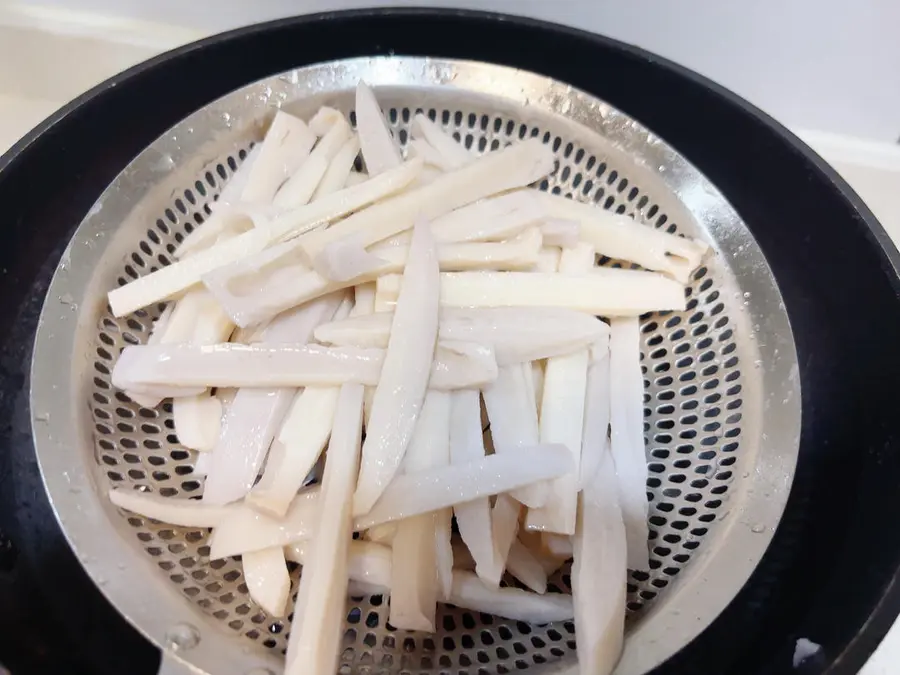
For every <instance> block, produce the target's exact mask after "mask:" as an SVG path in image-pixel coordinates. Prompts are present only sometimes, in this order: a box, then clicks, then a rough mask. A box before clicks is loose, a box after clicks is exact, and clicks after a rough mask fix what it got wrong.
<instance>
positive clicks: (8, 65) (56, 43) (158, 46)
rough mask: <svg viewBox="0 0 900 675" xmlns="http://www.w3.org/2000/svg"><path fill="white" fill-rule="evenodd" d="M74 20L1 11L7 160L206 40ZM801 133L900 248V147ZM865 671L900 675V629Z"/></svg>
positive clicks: (1, 135) (0, 85)
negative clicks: (58, 122)
mask: <svg viewBox="0 0 900 675" xmlns="http://www.w3.org/2000/svg"><path fill="white" fill-rule="evenodd" d="M69 18H70V17H67V16H66V14H65V13H64V12H53V13H51V14H37V15H33V16H30V17H29V16H26V17H25V18H24V19H23V16H22V15H21V14H15V13H10V12H8V11H7V10H6V9H5V8H4V7H3V6H2V5H0V153H2V152H4V151H6V149H8V148H9V147H10V146H11V145H12V144H13V143H14V142H15V141H16V140H18V139H19V138H20V137H21V136H22V135H24V134H25V133H27V132H28V130H29V129H31V128H32V127H33V126H35V125H36V124H38V123H39V122H40V121H41V120H43V119H44V118H45V117H47V116H48V115H49V114H51V113H52V112H53V111H54V110H56V109H57V108H59V107H60V106H61V105H63V104H65V103H66V102H67V101H69V100H71V99H72V98H74V97H75V96H77V95H78V94H79V93H81V92H83V91H85V90H87V89H88V88H90V87H91V86H93V85H94V84H97V83H99V82H101V81H102V80H104V79H106V78H107V77H109V76H111V75H113V74H115V73H116V72H118V71H121V70H123V69H125V68H127V67H129V66H131V65H133V64H135V63H138V62H140V61H142V60H144V59H147V58H149V57H151V56H153V55H155V54H157V53H159V52H161V51H164V50H165V49H168V48H171V47H174V46H176V45H177V44H181V43H184V42H187V41H190V40H193V39H196V38H199V37H202V34H200V33H198V32H195V31H190V30H181V29H175V30H173V29H172V28H171V27H161V26H158V25H151V24H146V23H136V22H133V21H122V20H113V19H108V20H107V19H105V18H97V19H96V20H95V21H92V22H89V23H88V24H85V23H84V22H81V23H78V22H72V21H69ZM95 18H96V17H95ZM35 26H40V28H36V27H35ZM798 133H799V134H800V136H801V137H802V138H803V139H804V140H806V141H807V142H808V143H809V144H810V145H811V146H812V147H813V148H814V149H816V151H817V152H819V153H820V154H821V155H822V156H823V157H825V158H826V159H827V160H828V161H829V162H830V163H831V164H832V165H833V166H834V167H835V168H836V169H837V170H838V171H839V172H840V173H841V174H842V175H843V176H844V178H845V179H846V180H847V181H848V182H849V183H850V184H851V186H852V187H853V188H854V189H855V190H856V191H857V192H858V193H859V194H860V196H861V197H862V198H863V199H865V200H866V202H867V203H868V204H869V206H870V208H871V209H872V210H873V212H874V213H875V215H876V216H877V217H878V218H879V219H880V220H881V222H882V224H883V225H884V227H885V229H886V230H887V231H888V233H889V234H890V235H891V237H892V238H893V239H894V241H895V243H898V245H900V147H898V146H894V145H888V144H884V143H876V142H870V141H863V140H859V139H855V138H849V137H844V136H834V135H830V134H824V133H817V132H804V131H800V132H798ZM861 672H862V674H863V675H894V674H895V673H900V622H898V625H895V626H894V629H893V630H892V631H891V633H890V634H889V635H888V637H887V638H886V639H885V640H884V642H883V643H882V645H881V646H880V647H879V648H878V650H877V651H876V653H875V654H874V656H873V657H872V659H871V660H870V661H869V663H868V664H867V665H866V666H865V668H864V669H863V670H862V671H861Z"/></svg>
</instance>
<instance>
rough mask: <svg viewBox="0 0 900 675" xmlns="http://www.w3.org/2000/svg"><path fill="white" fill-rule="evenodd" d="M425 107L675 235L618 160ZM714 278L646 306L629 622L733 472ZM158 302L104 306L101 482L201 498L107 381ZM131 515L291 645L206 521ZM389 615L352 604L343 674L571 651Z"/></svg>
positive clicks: (169, 432) (697, 531)
mask: <svg viewBox="0 0 900 675" xmlns="http://www.w3.org/2000/svg"><path fill="white" fill-rule="evenodd" d="M346 112H348V113H349V112H351V111H349V110H347V111H346ZM424 112H425V113H426V114H428V115H429V116H430V117H432V119H435V120H437V121H438V122H440V123H441V124H442V125H443V126H444V128H445V129H446V130H448V131H450V132H451V133H453V135H454V136H455V137H456V138H457V139H458V140H460V141H461V142H462V143H464V144H465V145H466V147H468V148H473V149H475V150H477V151H479V152H483V151H488V150H492V149H496V148H497V147H500V146H502V145H505V144H506V143H509V142H516V141H517V140H520V139H524V138H528V137H539V138H541V139H542V140H543V141H544V142H545V143H547V144H550V145H551V147H552V148H553V150H554V152H555V153H556V155H557V157H558V159H559V165H558V168H557V170H556V172H555V173H554V175H553V176H552V177H550V178H549V179H548V180H547V181H544V182H543V184H542V185H541V186H540V188H541V189H545V190H551V191H553V192H557V193H562V194H569V195H573V196H574V197H575V198H577V199H579V200H582V201H587V202H594V203H596V204H598V206H600V207H602V208H606V209H610V210H613V211H615V212H617V213H627V214H634V216H635V217H636V218H638V219H639V220H641V221H642V222H645V223H647V224H649V225H652V226H654V227H658V228H662V229H665V230H666V231H668V232H678V231H679V228H678V223H676V222H674V221H673V220H671V219H670V217H669V215H668V214H666V213H664V212H663V211H662V210H661V209H660V207H659V206H658V205H657V203H656V202H655V201H654V196H653V194H652V193H650V192H648V191H646V190H645V189H643V188H642V187H641V186H640V185H637V184H636V183H635V182H634V181H632V180H630V179H629V176H628V167H625V166H616V165H615V164H614V162H613V160H612V159H611V158H609V157H606V156H604V155H602V154H601V153H600V152H598V150H597V149H596V148H591V149H588V148H584V147H580V146H579V145H578V144H577V143H576V142H574V141H570V140H569V139H566V138H562V137H560V136H556V135H553V134H552V133H550V132H549V131H545V130H543V129H541V128H540V127H538V126H533V125H530V124H528V123H525V122H523V121H520V120H518V119H513V118H511V117H509V116H505V115H488V114H484V113H480V112H472V111H467V110H435V109H426V110H424ZM387 113H388V118H389V121H390V124H391V126H392V127H393V128H394V130H395V134H396V135H397V137H398V138H399V139H400V141H401V143H403V144H404V145H405V143H406V141H407V140H408V129H409V124H410V120H411V117H412V116H413V115H414V114H415V113H416V110H411V109H410V108H391V109H390V110H389V111H387ZM351 120H352V115H351ZM248 149H249V147H244V148H237V149H235V150H234V151H233V152H232V153H231V154H230V155H228V156H226V157H222V158H221V159H220V161H219V162H217V163H214V164H213V165H211V166H208V167H207V168H206V169H204V170H203V171H201V172H200V174H199V175H197V176H196V178H195V180H194V181H193V182H192V183H190V184H188V185H186V186H185V187H184V188H183V189H179V192H178V193H177V194H176V195H174V196H173V199H172V202H171V204H169V205H168V207H167V208H165V209H164V210H163V211H162V212H161V213H159V214H158V217H157V219H156V220H155V222H151V223H150V224H149V227H148V229H147V231H146V234H145V236H144V237H143V238H142V239H141V241H140V242H139V243H138V244H137V246H136V248H135V249H134V250H133V251H132V252H131V253H130V255H129V257H128V258H127V259H126V260H125V261H124V264H123V265H122V266H121V269H120V270H119V273H118V274H119V278H118V281H119V283H120V284H124V283H126V282H127V281H130V280H131V279H134V278H137V277H138V276H141V275H144V274H147V273H148V272H150V271H152V270H154V269H156V268H158V267H160V266H161V265H165V264H168V263H169V262H170V260H171V257H172V253H173V252H174V251H175V248H176V247H177V245H178V243H179V242H180V241H182V240H183V238H184V236H185V234H186V233H189V232H190V231H192V230H193V229H194V228H195V227H197V226H198V225H199V224H200V223H202V222H203V220H204V219H205V218H206V217H207V216H208V215H209V213H210V208H209V205H210V204H211V203H212V202H213V201H214V199H215V198H216V195H217V194H218V192H219V191H220V190H221V188H222V185H223V184H224V182H225V181H227V179H228V178H229V177H230V176H231V174H232V173H233V172H234V170H235V169H236V168H237V166H238V165H239V163H240V162H241V161H243V159H244V157H245V156H246V152H247V150H248ZM603 262H604V264H608V265H618V264H619V263H618V262H616V261H610V260H604V261H603ZM717 281H718V280H717V277H716V272H715V264H714V263H713V264H710V266H709V268H707V267H701V268H700V269H699V270H697V272H696V273H695V274H694V277H693V280H692V282H691V284H690V285H689V288H688V290H687V293H688V305H687V310H686V311H684V312H663V313H656V314H650V315H647V316H644V317H642V356H643V366H642V369H643V371H644V378H645V397H644V401H645V410H644V415H645V424H644V431H645V439H646V447H647V458H648V464H649V470H650V478H649V480H648V484H647V495H648V499H649V500H650V524H651V532H650V537H651V542H650V545H651V563H650V565H651V569H650V571H649V572H632V573H631V575H630V578H629V584H628V609H629V613H630V616H631V618H632V620H635V619H639V617H640V616H641V614H642V613H643V612H644V611H645V610H646V609H647V608H648V607H649V606H650V605H652V603H653V601H654V599H655V598H656V597H657V595H658V594H659V593H661V592H664V589H665V588H666V587H667V586H668V585H669V584H670V582H671V581H672V580H673V579H674V577H676V576H677V575H678V574H679V573H680V572H681V571H682V569H683V568H684V567H685V566H686V565H687V564H688V563H689V561H690V560H691V557H692V556H693V555H695V552H696V551H697V549H698V547H700V546H701V545H702V541H703V538H704V536H705V535H706V534H707V532H708V529H709V524H710V523H711V522H713V521H715V520H716V518H717V517H718V515H719V514H720V511H721V510H722V509H723V508H724V507H723V504H725V502H726V500H727V498H728V495H727V493H728V491H729V486H730V485H731V483H732V480H733V479H734V476H733V475H732V471H733V469H732V467H733V465H734V464H735V463H736V461H737V458H738V453H740V449H741V446H740V440H741V439H740V436H741V418H742V411H741V408H742V398H741V395H742V386H743V385H742V380H743V376H742V373H741V365H742V364H741V363H740V362H739V360H738V357H737V355H736V352H737V345H736V342H735V334H734V326H733V322H732V321H731V320H730V318H729V313H730V312H733V311H734V309H735V306H739V304H740V303H739V302H738V301H737V300H735V299H731V302H729V298H727V297H725V296H724V295H723V292H722V289H721V288H720V284H719V283H717ZM160 309H161V308H160V307H153V308H148V309H147V310H146V311H140V312H136V313H135V314H133V315H131V316H129V317H125V318H122V319H116V318H114V317H113V316H112V315H111V314H110V313H109V312H108V311H107V312H105V313H104V314H103V315H102V317H101V319H100V322H99V325H98V332H97V334H96V338H97V340H96V345H95V356H94V372H93V373H92V378H93V387H92V393H91V395H92V406H91V409H92V414H93V423H94V431H95V434H94V437H95V449H96V457H97V461H98V462H99V463H100V465H101V466H102V469H103V472H104V473H105V475H106V477H107V478H108V480H109V483H110V484H111V485H116V486H125V487H131V486H146V487H147V488H150V489H152V490H153V491H156V492H158V493H159V494H161V495H164V496H172V497H189V496H196V495H199V494H202V491H203V478H202V477H201V476H194V475H193V473H192V471H193V464H194V461H195V453H194V452H192V451H189V450H187V449H185V448H183V447H182V446H180V445H179V444H178V439H177V438H176V436H175V435H174V425H173V422H172V414H171V406H170V405H169V404H168V403H167V404H164V405H163V406H161V407H160V408H159V409H158V410H152V409H146V408H141V407H140V406H138V405H136V404H134V403H133V402H131V401H130V400H129V399H128V398H127V397H126V396H125V395H124V394H122V393H121V392H119V391H116V390H115V389H113V387H112V385H111V384H110V372H111V370H112V367H113V364H114V361H115V358H116V357H117V356H118V354H119V352H120V350H121V349H122V347H123V346H124V345H126V344H136V343H140V342H145V341H146V338H147V335H148V333H149V328H150V326H151V324H152V321H153V319H154V318H155V317H156V316H157V315H158V314H159V311H160ZM125 517H127V519H128V523H129V524H130V525H131V526H132V527H133V529H134V536H135V537H136V538H137V539H138V541H139V542H140V544H141V546H142V547H143V548H144V550H145V551H146V553H147V554H148V555H149V556H151V557H152V558H153V560H154V561H155V562H156V564H157V565H158V567H159V570H160V574H164V575H166V576H168V578H169V579H170V580H171V582H172V583H174V584H177V585H178V586H179V587H180V588H181V590H182V592H183V593H184V595H185V597H186V598H188V599H189V600H190V601H192V602H194V603H196V604H197V605H198V606H199V607H201V608H202V609H203V610H204V611H205V612H207V613H208V614H209V615H211V616H212V617H214V618H215V619H217V620H218V621H220V622H222V623H223V624H225V625H227V626H228V628H229V629H230V630H232V631H234V632H235V634H239V635H242V636H245V638H247V639H249V640H252V641H255V642H257V643H258V644H261V645H263V646H264V647H266V648H269V649H272V650H278V651H283V650H284V649H285V647H286V639H287V636H288V633H289V629H290V621H289V619H290V617H287V618H281V617H271V616H268V615H267V614H266V613H265V612H264V611H263V610H262V609H261V608H259V607H258V606H256V605H255V604H254V603H253V601H252V600H251V599H250V598H249V595H248V593H247V587H246V585H245V584H244V583H243V580H242V575H241V565H240V562H239V560H236V559H228V560H213V561H211V560H210V559H209V547H208V545H207V540H208V532H207V531H205V530H201V531H191V530H187V529H184V528H173V527H170V526H168V525H166V524H164V523H157V522H154V521H150V520H148V519H145V518H141V517H139V516H137V515H134V514H125ZM298 578H299V570H298V569H294V570H293V571H292V580H293V583H294V589H293V590H294V591H296V583H297V579H298ZM553 586H554V587H555V590H564V591H567V592H568V591H570V586H569V575H568V567H566V568H564V569H563V570H562V571H561V572H560V573H559V574H557V576H556V577H555V579H553ZM386 620H387V607H386V602H385V599H384V598H382V597H381V596H375V597H370V598H352V599H351V600H350V601H349V602H348V606H347V626H346V630H345V633H344V648H345V649H344V651H343V653H342V657H341V663H342V665H341V672H347V673H350V672H360V673H364V672H371V673H375V672H385V673H394V672H406V671H407V670H415V671H417V672H424V673H431V672H434V673H438V672H445V671H449V670H451V669H452V671H453V672H455V673H471V674H472V675H475V674H476V673H479V674H480V673H488V672H491V673H494V672H497V673H500V672H511V671H512V670H520V669H524V668H527V667H529V666H531V665H534V664H543V663H549V662H553V661H556V660H559V659H561V658H563V657H565V656H566V655H567V654H570V653H572V652H573V651H574V649H575V641H574V640H575V636H574V626H573V625H572V623H571V622H565V623H564V624H560V625H550V626H544V627H534V626H529V625H526V624H523V623H517V622H514V621H509V620H505V619H500V618H496V617H490V616H487V615H483V614H479V613H473V612H468V611H464V610H459V609H453V608H444V609H442V610H441V612H440V616H439V617H438V624H439V625H440V626H441V629H440V632H439V633H438V634H436V635H425V634H416V633H411V632H407V631H396V630H394V629H393V628H392V627H391V626H389V625H387V623H386Z"/></svg>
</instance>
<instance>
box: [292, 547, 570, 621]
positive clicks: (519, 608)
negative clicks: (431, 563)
mask: <svg viewBox="0 0 900 675" xmlns="http://www.w3.org/2000/svg"><path fill="white" fill-rule="evenodd" d="M349 550H350V559H349V563H348V572H349V575H348V576H349V577H350V579H351V580H352V581H358V582H361V583H365V584H366V585H367V586H368V587H369V588H372V589H378V590H379V591H386V590H389V589H390V583H391V576H392V570H391V550H390V548H388V547H387V546H384V545H382V544H375V543H372V542H367V541H351V542H349ZM309 551H310V546H309V545H308V544H306V543H298V544H294V545H292V546H289V547H288V548H287V549H286V557H287V559H288V560H293V561H295V562H299V563H300V564H304V563H305V562H306V560H307V559H308V556H309ZM448 602H449V603H450V604H452V605H455V606H456V607H460V608H463V609H471V610H474V611H476V612H486V613H488V614H496V615H497V616H502V617H505V618H507V619H512V620H513V621H526V622H529V623H536V624H540V623H549V622H553V621H567V620H569V619H571V618H572V617H573V616H574V615H575V612H574V608H573V606H572V596H570V595H565V594H562V593H547V594H546V595H537V594H535V593H531V592H529V591H523V590H521V589H518V588H491V587H489V586H486V585H485V584H484V583H483V582H482V581H481V580H480V579H479V578H478V577H477V576H476V575H475V574H474V573H472V572H469V571H467V570H461V569H455V570H453V584H452V586H451V591H450V597H449V599H448ZM391 623H393V622H391Z"/></svg>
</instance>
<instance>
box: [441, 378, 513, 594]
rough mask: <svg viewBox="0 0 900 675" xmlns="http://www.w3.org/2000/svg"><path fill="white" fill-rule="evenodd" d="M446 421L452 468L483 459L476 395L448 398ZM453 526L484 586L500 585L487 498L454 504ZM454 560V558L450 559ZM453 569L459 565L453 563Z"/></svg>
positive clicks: (456, 394)
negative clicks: (447, 419) (454, 519)
mask: <svg viewBox="0 0 900 675" xmlns="http://www.w3.org/2000/svg"><path fill="white" fill-rule="evenodd" d="M452 396H453V398H452V401H451V417H450V461H451V463H452V464H454V465H461V464H465V463H466V462H471V461H478V460H480V459H482V458H484V438H483V435H482V431H481V421H480V420H481V410H480V403H479V400H478V392H477V391H474V390H471V389H468V390H460V391H457V392H454V393H453V394H452ZM453 511H454V513H455V514H456V525H457V527H458V528H459V534H460V536H461V537H462V540H463V542H465V545H466V546H467V547H468V550H469V552H470V553H471V556H472V559H473V561H474V563H475V564H474V570H475V573H476V574H478V576H479V577H480V578H481V579H482V580H484V582H485V583H487V584H488V585H491V586H498V585H499V584H500V575H501V574H502V570H499V573H498V570H497V566H496V565H495V562H494V560H495V557H496V553H495V552H494V538H493V535H492V533H491V503H490V500H489V499H488V498H487V497H483V498H481V499H475V500H472V501H470V502H466V503H464V504H457V505H456V506H455V507H454V509H453ZM454 558H456V556H455V555H454ZM456 564H457V566H458V565H459V562H458V561H457V562H456Z"/></svg>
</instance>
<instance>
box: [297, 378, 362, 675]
mask: <svg viewBox="0 0 900 675" xmlns="http://www.w3.org/2000/svg"><path fill="white" fill-rule="evenodd" d="M362 408H363V388H362V387H361V386H360V385H353V384H351V385H344V386H343V387H341V392H340V395H339V397H338V404H337V412H336V413H335V416H334V429H333V431H332V436H331V442H330V443H329V452H328V462H327V463H326V465H325V475H324V477H323V479H322V490H321V492H320V493H319V502H320V513H321V519H320V521H319V523H318V524H317V525H316V528H315V534H314V537H313V541H312V546H313V548H312V554H311V555H310V556H309V560H308V561H307V563H306V565H305V566H304V568H303V574H302V575H301V577H300V586H301V589H302V587H304V586H306V587H307V589H308V590H306V591H305V592H302V591H301V592H298V596H302V597H303V600H304V602H303V604H302V605H300V604H298V605H296V606H295V608H294V613H295V615H300V627H301V629H300V631H299V632H294V631H292V633H291V637H290V641H289V645H288V654H289V656H288V657H287V662H286V668H285V672H286V673H287V674H291V673H297V674H298V675H300V674H305V673H310V672H312V673H333V672H336V671H337V661H338V653H339V649H338V645H339V642H340V636H341V627H342V625H343V610H344V603H345V601H346V596H347V582H348V580H349V577H348V574H347V572H348V549H349V544H350V540H351V536H352V534H353V530H352V528H351V518H352V516H351V506H352V502H351V497H352V495H353V490H354V488H355V486H356V477H357V474H358V471H359V454H360V448H359V445H360V433H361V431H362V412H363V410H362Z"/></svg>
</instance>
